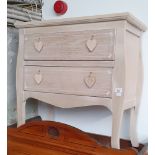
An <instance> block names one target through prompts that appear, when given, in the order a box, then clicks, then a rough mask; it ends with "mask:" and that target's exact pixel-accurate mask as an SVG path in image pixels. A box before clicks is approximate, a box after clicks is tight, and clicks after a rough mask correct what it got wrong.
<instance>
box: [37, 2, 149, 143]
mask: <svg viewBox="0 0 155 155" xmlns="http://www.w3.org/2000/svg"><path fill="white" fill-rule="evenodd" d="M43 1H44V5H43V19H44V20H46V19H59V18H69V17H80V16H93V15H102V14H108V13H117V12H130V13H132V14H133V15H134V16H136V17H137V18H139V19H140V20H141V21H143V22H144V23H145V24H146V25H147V19H148V10H147V5H148V4H147V3H148V1H147V0H117V1H116V0H110V1H108V0H103V1H97V0H73V1H71V0H65V2H67V4H68V11H67V12H66V14H65V15H63V16H57V15H56V14H55V13H54V11H53V4H54V2H55V1H56V0H43ZM142 57H143V65H144V83H143V92H142V99H141V104H140V108H139V115H138V126H137V131H138V139H139V142H141V143H145V142H147V139H148V111H147V109H148V105H147V32H145V33H144V35H143V40H142ZM38 108H39V114H40V115H41V116H42V117H43V118H44V117H45V116H44V112H43V111H44V110H47V109H48V108H49V107H48V106H46V105H41V107H40V106H39V107H38ZM124 115H125V117H124V120H123V125H122V132H121V137H122V138H125V139H128V138H129V131H128V130H129V126H128V123H126V122H129V111H127V112H125V114H124ZM46 119H51V120H52V118H50V117H47V116H46ZM55 121H59V122H64V123H67V124H70V125H72V126H75V127H78V128H80V129H81V130H84V131H86V132H92V133H97V134H103V135H111V113H110V112H109V111H108V110H107V109H106V108H104V107H97V106H93V107H85V108H75V109H61V108H55Z"/></svg>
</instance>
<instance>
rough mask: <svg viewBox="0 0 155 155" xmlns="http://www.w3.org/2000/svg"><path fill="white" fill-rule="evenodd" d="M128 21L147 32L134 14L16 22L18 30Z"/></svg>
mask: <svg viewBox="0 0 155 155" xmlns="http://www.w3.org/2000/svg"><path fill="white" fill-rule="evenodd" d="M122 20H126V21H127V22H128V23H130V24H131V25H133V26H134V27H136V28H138V29H139V30H141V31H146V29H147V27H146V26H145V24H143V22H141V21H140V20H139V19H137V18H136V17H134V16H133V15H132V14H130V13H128V12H125V13H113V14H105V15H96V16H85V17H73V18H63V19H52V20H42V21H31V22H16V23H15V26H16V27H17V28H31V27H47V26H58V25H72V24H85V23H97V22H110V21H122Z"/></svg>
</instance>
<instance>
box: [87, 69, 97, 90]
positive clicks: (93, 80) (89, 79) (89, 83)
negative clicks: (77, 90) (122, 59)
mask: <svg viewBox="0 0 155 155" xmlns="http://www.w3.org/2000/svg"><path fill="white" fill-rule="evenodd" d="M84 82H85V85H86V86H87V87H88V88H92V87H93V86H94V84H95V83H96V77H95V75H93V73H92V72H90V73H89V75H88V76H86V77H85V78H84Z"/></svg>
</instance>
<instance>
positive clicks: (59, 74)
mask: <svg viewBox="0 0 155 155" xmlns="http://www.w3.org/2000/svg"><path fill="white" fill-rule="evenodd" d="M111 88H112V68H97V67H93V68H89V67H88V68H85V67H81V68H80V67H38V66H25V67H24V90H28V91H37V92H51V93H62V94H73V95H84V96H98V97H109V98H110V97H111Z"/></svg>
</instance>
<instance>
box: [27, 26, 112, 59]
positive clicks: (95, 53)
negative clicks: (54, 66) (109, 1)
mask: <svg viewBox="0 0 155 155" xmlns="http://www.w3.org/2000/svg"><path fill="white" fill-rule="evenodd" d="M114 32H115V31H114V30H113V29H110V30H108V29H107V30H87V31H72V32H55V33H49V34H47V33H46V34H26V35H25V44H24V59H25V60H113V59H114V40H115V33H114Z"/></svg>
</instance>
